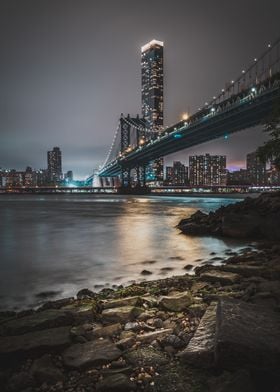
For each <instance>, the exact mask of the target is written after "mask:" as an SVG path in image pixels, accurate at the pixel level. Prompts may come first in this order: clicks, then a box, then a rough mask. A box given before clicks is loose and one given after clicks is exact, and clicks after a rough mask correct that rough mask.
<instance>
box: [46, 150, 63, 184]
mask: <svg viewBox="0 0 280 392" xmlns="http://www.w3.org/2000/svg"><path fill="white" fill-rule="evenodd" d="M48 177H49V181H50V182H51V183H58V182H59V181H61V180H62V164H61V151H60V148H59V147H54V148H53V149H52V151H48Z"/></svg>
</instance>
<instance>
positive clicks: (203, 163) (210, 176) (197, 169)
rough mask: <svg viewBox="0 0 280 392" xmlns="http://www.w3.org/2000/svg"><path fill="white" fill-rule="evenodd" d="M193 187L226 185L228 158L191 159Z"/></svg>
mask: <svg viewBox="0 0 280 392" xmlns="http://www.w3.org/2000/svg"><path fill="white" fill-rule="evenodd" d="M189 171H190V175H189V179H190V185H192V186H203V185H205V186H213V185H226V156H224V155H210V154H206V155H194V156H190V157H189Z"/></svg>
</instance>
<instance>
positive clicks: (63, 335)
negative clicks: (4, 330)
mask: <svg viewBox="0 0 280 392" xmlns="http://www.w3.org/2000/svg"><path fill="white" fill-rule="evenodd" d="M70 343H71V340H70V327H59V328H52V329H45V330H43V331H35V332H29V333H27V334H24V335H19V336H7V337H2V338H0V358H1V357H4V358H5V357H9V356H10V355H17V356H20V355H25V356H26V355H28V354H29V355H30V354H32V353H43V352H44V353H48V352H53V351H57V350H59V349H63V348H65V347H67V346H69V345H70Z"/></svg>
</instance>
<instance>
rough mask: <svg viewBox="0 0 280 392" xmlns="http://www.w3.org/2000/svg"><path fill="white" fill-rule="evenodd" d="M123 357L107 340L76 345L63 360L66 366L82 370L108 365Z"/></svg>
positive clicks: (66, 351)
mask: <svg viewBox="0 0 280 392" xmlns="http://www.w3.org/2000/svg"><path fill="white" fill-rule="evenodd" d="M121 355H122V352H121V350H119V349H118V348H117V347H116V345H115V344H113V343H112V342H110V341H109V340H106V339H105V340H96V341H91V342H87V343H83V344H80V343H77V344H74V345H73V346H71V347H69V348H68V349H67V350H65V351H64V353H63V354H62V358H63V362H64V364H65V365H66V366H68V367H71V368H76V369H80V368H87V367H90V366H99V365H104V364H107V363H109V362H111V361H114V360H115V359H118V358H119V357H120V356H121Z"/></svg>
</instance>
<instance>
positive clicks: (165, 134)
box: [98, 38, 280, 192]
mask: <svg viewBox="0 0 280 392" xmlns="http://www.w3.org/2000/svg"><path fill="white" fill-rule="evenodd" d="M279 100H280V38H279V39H278V40H277V41H276V42H274V43H273V44H269V45H268V47H267V49H266V50H265V52H264V53H263V54H262V55H261V56H260V57H258V58H255V59H254V61H253V62H252V63H251V64H250V65H249V66H248V67H247V68H246V69H244V70H243V71H242V73H241V74H240V75H239V76H238V77H237V78H236V79H235V80H232V81H231V82H230V83H228V84H227V86H226V87H225V88H224V89H222V90H221V91H220V92H219V94H218V95H217V96H214V97H213V98H212V99H211V101H209V102H206V103H205V105H204V107H203V108H200V109H199V110H198V111H197V112H195V113H193V114H191V115H190V116H189V117H188V118H187V119H185V120H182V121H180V122H178V123H176V124H174V125H172V126H170V127H167V128H165V129H163V131H162V132H161V133H159V132H153V131H151V130H150V129H148V127H147V124H146V121H145V119H144V118H140V117H139V116H136V117H131V116H129V115H127V116H124V115H123V114H122V115H121V117H120V119H119V123H118V127H117V129H116V132H115V134H114V137H113V142H112V145H111V148H110V150H109V152H108V155H107V157H106V159H105V162H104V164H103V165H102V167H101V169H100V170H99V172H98V176H99V177H116V176H119V177H120V181H121V189H122V190H123V191H126V190H127V191H128V192H129V190H131V189H132V187H134V188H137V189H138V190H141V189H145V188H146V167H147V165H148V164H149V163H150V162H151V161H154V160H155V159H157V158H160V157H162V156H165V155H168V154H172V153H175V152H178V151H180V150H183V149H186V148H189V147H193V146H196V145H198V144H201V143H205V142H208V141H210V140H213V139H217V138H220V137H225V138H227V137H228V135H229V134H232V133H234V132H237V131H241V130H244V129H247V128H250V127H253V126H256V125H259V124H264V123H265V120H266V119H267V118H268V117H269V116H270V115H271V113H272V112H273V109H274V107H275V105H277V103H278V102H279ZM131 178H134V180H135V181H133V183H132V181H131ZM135 190H136V189H135Z"/></svg>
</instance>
